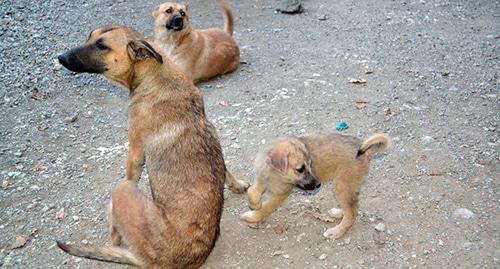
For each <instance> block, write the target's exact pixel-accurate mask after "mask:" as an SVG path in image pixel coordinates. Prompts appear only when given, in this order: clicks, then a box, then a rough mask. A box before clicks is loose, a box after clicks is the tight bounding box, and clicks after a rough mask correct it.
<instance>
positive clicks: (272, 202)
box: [241, 189, 292, 222]
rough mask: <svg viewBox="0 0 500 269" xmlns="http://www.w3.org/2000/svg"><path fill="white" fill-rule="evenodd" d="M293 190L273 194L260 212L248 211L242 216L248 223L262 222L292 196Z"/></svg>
mask: <svg viewBox="0 0 500 269" xmlns="http://www.w3.org/2000/svg"><path fill="white" fill-rule="evenodd" d="M291 192H292V189H290V190H289V191H287V192H285V193H283V194H272V196H271V198H269V200H267V201H265V202H264V204H263V205H262V207H261V208H260V209H259V210H252V211H247V212H245V213H243V215H241V218H242V219H244V220H245V221H246V222H260V221H262V220H263V219H265V218H266V217H267V216H269V214H271V213H272V212H273V210H274V209H275V208H277V207H278V206H279V205H281V203H283V201H285V199H286V198H287V197H288V195H290V193H291Z"/></svg>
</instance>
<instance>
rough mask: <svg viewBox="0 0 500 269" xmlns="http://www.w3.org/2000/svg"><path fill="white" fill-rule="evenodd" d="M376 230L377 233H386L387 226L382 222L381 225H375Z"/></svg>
mask: <svg viewBox="0 0 500 269" xmlns="http://www.w3.org/2000/svg"><path fill="white" fill-rule="evenodd" d="M374 228H375V230H376V231H379V232H383V231H385V224H383V223H382V222H380V223H379V224H377V225H375V227H374Z"/></svg>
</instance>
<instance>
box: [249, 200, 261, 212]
mask: <svg viewBox="0 0 500 269" xmlns="http://www.w3.org/2000/svg"><path fill="white" fill-rule="evenodd" d="M261 207H262V202H261V201H259V202H257V203H252V202H248V208H250V209H251V210H259V209H260V208H261Z"/></svg>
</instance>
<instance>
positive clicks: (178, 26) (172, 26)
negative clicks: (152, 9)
mask: <svg viewBox="0 0 500 269" xmlns="http://www.w3.org/2000/svg"><path fill="white" fill-rule="evenodd" d="M165 27H167V29H168V30H174V31H180V30H182V27H184V18H183V17H182V16H179V15H177V16H174V17H173V18H172V19H171V20H169V21H168V22H167V25H165Z"/></svg>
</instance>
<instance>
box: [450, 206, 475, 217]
mask: <svg viewBox="0 0 500 269" xmlns="http://www.w3.org/2000/svg"><path fill="white" fill-rule="evenodd" d="M453 216H454V217H455V218H458V217H460V218H463V219H470V218H472V217H474V213H472V211H470V210H469V209H467V208H458V209H456V210H455V211H454V212H453Z"/></svg>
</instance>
